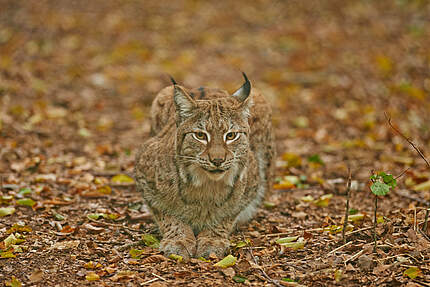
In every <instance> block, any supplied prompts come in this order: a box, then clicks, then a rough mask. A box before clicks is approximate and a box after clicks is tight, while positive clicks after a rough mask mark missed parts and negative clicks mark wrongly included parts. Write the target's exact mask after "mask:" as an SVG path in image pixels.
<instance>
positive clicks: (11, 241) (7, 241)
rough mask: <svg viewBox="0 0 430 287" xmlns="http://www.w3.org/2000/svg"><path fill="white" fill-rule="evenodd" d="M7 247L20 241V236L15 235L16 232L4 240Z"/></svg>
mask: <svg viewBox="0 0 430 287" xmlns="http://www.w3.org/2000/svg"><path fill="white" fill-rule="evenodd" d="M3 242H4V245H5V248H6V249H8V248H9V247H10V246H12V245H15V244H17V243H18V238H16V237H15V234H13V233H12V234H11V235H9V236H8V237H6V239H5V240H3Z"/></svg>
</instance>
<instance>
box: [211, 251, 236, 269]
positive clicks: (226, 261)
mask: <svg viewBox="0 0 430 287" xmlns="http://www.w3.org/2000/svg"><path fill="white" fill-rule="evenodd" d="M236 261H237V257H234V256H233V255H231V254H229V255H227V256H226V257H224V258H223V259H222V260H221V261H219V262H218V263H215V264H214V266H215V267H221V268H227V267H231V266H233V265H234V264H236Z"/></svg>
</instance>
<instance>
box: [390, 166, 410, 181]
mask: <svg viewBox="0 0 430 287" xmlns="http://www.w3.org/2000/svg"><path fill="white" fill-rule="evenodd" d="M410 169H411V168H410V167H408V168H407V169H405V170H404V171H402V172H401V173H400V174H399V175H398V176H396V177H395V178H394V179H398V178H400V177H402V176H403V175H404V174H405V173H406V172H407V171H408V170H410Z"/></svg>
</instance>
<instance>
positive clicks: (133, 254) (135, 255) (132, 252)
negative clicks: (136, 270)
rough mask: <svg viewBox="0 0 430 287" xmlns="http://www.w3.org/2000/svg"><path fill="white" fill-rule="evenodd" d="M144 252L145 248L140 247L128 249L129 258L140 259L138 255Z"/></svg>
mask: <svg viewBox="0 0 430 287" xmlns="http://www.w3.org/2000/svg"><path fill="white" fill-rule="evenodd" d="M143 252H145V250H142V249H134V248H132V249H130V251H129V253H130V256H131V258H133V259H140V256H141V255H142V253H143Z"/></svg>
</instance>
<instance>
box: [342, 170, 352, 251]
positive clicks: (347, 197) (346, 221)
mask: <svg viewBox="0 0 430 287" xmlns="http://www.w3.org/2000/svg"><path fill="white" fill-rule="evenodd" d="M350 193H351V168H350V167H349V166H348V182H347V184H346V207H345V219H344V221H343V228H342V238H343V243H344V244H345V243H346V237H345V232H346V227H347V226H348V216H349V198H350Z"/></svg>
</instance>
